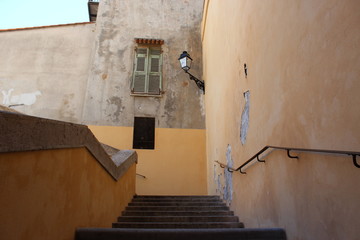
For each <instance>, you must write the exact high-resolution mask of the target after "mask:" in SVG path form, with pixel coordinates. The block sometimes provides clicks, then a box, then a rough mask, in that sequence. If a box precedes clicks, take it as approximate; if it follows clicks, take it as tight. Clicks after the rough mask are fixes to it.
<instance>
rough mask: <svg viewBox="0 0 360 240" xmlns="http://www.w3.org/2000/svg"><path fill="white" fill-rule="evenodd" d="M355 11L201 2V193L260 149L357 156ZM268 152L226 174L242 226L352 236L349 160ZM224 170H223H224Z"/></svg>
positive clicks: (353, 185)
mask: <svg viewBox="0 0 360 240" xmlns="http://www.w3.org/2000/svg"><path fill="white" fill-rule="evenodd" d="M359 22H360V5H359V4H358V1H355V0H348V1H336V0H330V1H329V0H326V1H325V0H319V1H311V0H301V1H285V0H273V1H271V0H270V1H262V0H240V1H230V0H227V1H222V0H221V1H220V0H207V1H205V5H204V18H203V22H202V26H203V28H202V43H203V72H204V75H203V78H204V79H205V80H206V82H205V84H206V91H207V92H206V99H205V103H206V126H207V161H208V191H209V194H216V193H220V194H221V195H222V196H223V197H224V198H226V196H229V195H228V194H225V191H224V190H225V189H228V186H230V185H229V177H228V176H225V173H226V172H224V169H222V168H220V166H219V165H218V164H217V163H215V161H220V162H223V163H225V164H226V163H228V164H229V161H228V159H229V157H228V155H229V146H231V159H232V161H233V166H234V167H235V168H236V167H238V166H240V165H241V164H242V163H244V162H245V161H246V160H247V159H249V158H250V157H252V156H253V155H254V154H255V153H257V152H258V151H259V150H260V149H261V148H263V147H264V146H266V145H274V146H282V147H297V148H315V149H333V150H352V151H358V152H359V151H360V128H359V127H358V123H359V120H360V112H359V111H358V106H359V103H360V95H359V94H358V90H359V89H360V82H359V81H358V79H359V77H360V54H359V53H360V52H359V51H360V50H359V47H358V46H359V44H360V28H359V27H358V23H359ZM292 154H293V155H298V156H299V157H300V159H298V160H297V159H289V158H288V157H287V156H286V152H282V151H272V152H267V153H266V155H262V156H261V159H265V160H266V163H256V164H253V165H252V166H251V167H248V168H247V169H245V171H246V172H247V174H246V175H242V174H240V173H239V172H233V173H231V177H230V180H231V181H230V182H231V184H232V194H231V196H232V200H231V201H230V203H229V204H230V206H231V208H232V209H233V210H235V211H236V213H237V214H238V215H239V216H240V220H241V221H243V222H244V223H245V227H283V228H285V230H286V232H287V235H288V239H308V240H311V239H352V240H355V239H357V238H358V236H359V235H360V232H359V229H358V228H357V227H356V224H354V223H356V222H357V218H358V215H359V213H360V207H359V205H358V199H360V192H359V191H357V190H356V189H357V188H358V183H359V182H360V174H359V173H360V172H359V169H358V168H356V167H355V166H354V165H353V163H352V158H351V156H336V155H335V156H333V155H321V154H305V153H292ZM225 171H226V170H225Z"/></svg>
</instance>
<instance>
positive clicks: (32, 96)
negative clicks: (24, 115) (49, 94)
mask: <svg viewBox="0 0 360 240" xmlns="http://www.w3.org/2000/svg"><path fill="white" fill-rule="evenodd" d="M13 91H14V89H13V88H11V89H9V90H2V91H1V93H2V96H3V100H2V104H3V105H4V106H11V105H26V106H31V105H33V104H34V103H35V102H36V100H37V98H38V96H40V95H41V92H40V91H35V92H30V93H21V94H19V95H12V93H13Z"/></svg>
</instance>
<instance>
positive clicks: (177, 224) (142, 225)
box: [112, 222, 244, 229]
mask: <svg viewBox="0 0 360 240" xmlns="http://www.w3.org/2000/svg"><path fill="white" fill-rule="evenodd" d="M112 227H113V228H155V229H162V228H171V229H176V228H186V229H194V228H243V227H244V224H243V223H239V222H196V223H191V222H171V223H169V222H116V223H113V224H112Z"/></svg>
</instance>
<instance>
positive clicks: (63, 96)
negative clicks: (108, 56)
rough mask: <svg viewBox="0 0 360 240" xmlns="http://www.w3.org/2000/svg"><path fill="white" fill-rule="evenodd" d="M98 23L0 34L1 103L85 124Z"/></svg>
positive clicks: (43, 115) (40, 115)
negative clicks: (83, 111)
mask: <svg viewBox="0 0 360 240" xmlns="http://www.w3.org/2000/svg"><path fill="white" fill-rule="evenodd" d="M94 31H95V24H94V23H84V24H73V25H66V26H57V27H40V28H29V29H26V30H16V31H0V56H1V58H0V66H1V68H0V92H1V93H0V103H1V104H3V105H5V106H12V108H14V109H16V110H18V111H20V112H23V113H25V114H29V115H35V116H39V117H45V118H51V119H57V120H64V121H71V122H76V123H80V122H82V119H81V118H82V109H83V104H84V97H85V89H86V82H87V79H88V74H89V66H90V59H91V58H90V57H91V52H92V49H93V46H94V36H95V32H94Z"/></svg>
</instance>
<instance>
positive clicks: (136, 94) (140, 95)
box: [130, 93, 163, 98]
mask: <svg viewBox="0 0 360 240" xmlns="http://www.w3.org/2000/svg"><path fill="white" fill-rule="evenodd" d="M130 96H133V97H156V98H161V97H162V96H163V94H162V93H161V94H159V95H157V94H146V93H130Z"/></svg>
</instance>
